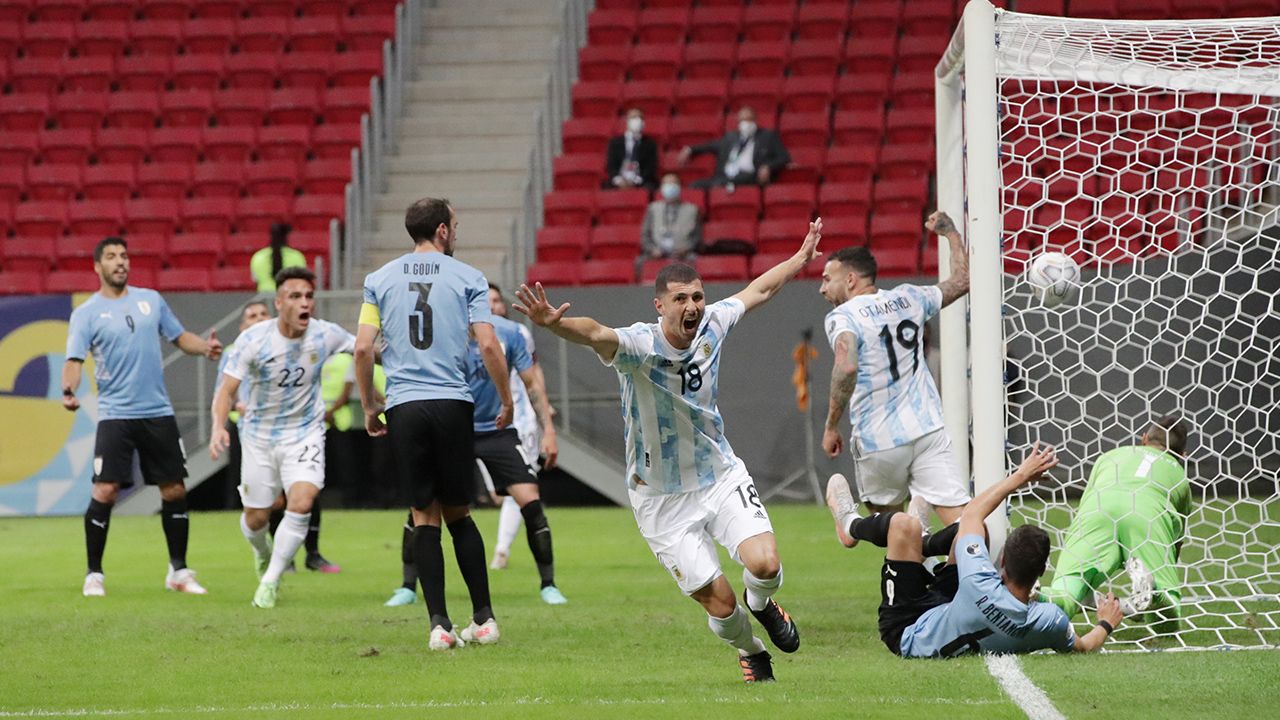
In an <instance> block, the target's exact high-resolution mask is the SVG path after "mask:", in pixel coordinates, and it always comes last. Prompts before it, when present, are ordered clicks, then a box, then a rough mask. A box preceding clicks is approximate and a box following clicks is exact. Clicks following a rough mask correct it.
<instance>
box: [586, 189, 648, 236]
mask: <svg viewBox="0 0 1280 720" xmlns="http://www.w3.org/2000/svg"><path fill="white" fill-rule="evenodd" d="M594 205H595V216H596V218H597V220H599V222H600V224H601V225H620V224H629V223H630V224H634V226H635V227H640V221H641V220H643V219H644V211H645V208H646V207H648V206H649V191H647V190H641V189H626V190H599V191H597V192H596V197H595V203H594Z"/></svg>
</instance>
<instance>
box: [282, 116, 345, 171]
mask: <svg viewBox="0 0 1280 720" xmlns="http://www.w3.org/2000/svg"><path fill="white" fill-rule="evenodd" d="M333 127H339V128H350V127H353V126H352V125H350V124H343V125H337V126H335V125H332V124H326V125H322V126H321V128H333ZM354 127H355V140H354V142H357V143H358V142H359V141H360V139H359V135H360V126H359V125H355V126H354ZM326 132H328V131H326ZM329 141H330V142H332V139H329ZM310 146H311V128H310V127H309V126H306V125H272V126H271V127H264V128H262V129H261V130H260V131H259V132H258V156H259V158H261V159H263V160H290V161H292V162H294V163H295V164H296V163H300V162H302V161H303V160H305V159H306V157H307V151H308V150H309V149H310ZM347 149H348V151H349V150H350V145H348V146H347ZM348 155H349V152H348Z"/></svg>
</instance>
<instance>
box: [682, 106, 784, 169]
mask: <svg viewBox="0 0 1280 720" xmlns="http://www.w3.org/2000/svg"><path fill="white" fill-rule="evenodd" d="M709 152H714V153H715V154H716V169H715V172H714V173H713V174H712V175H711V177H709V178H706V179H703V180H696V181H694V182H692V183H689V186H690V187H714V186H718V185H724V186H727V187H730V188H732V187H733V186H734V185H768V184H769V183H770V182H772V181H773V179H774V177H775V176H777V174H778V171H779V170H781V169H782V168H784V167H786V166H787V163H790V162H791V155H790V154H789V153H788V152H787V149H786V148H785V147H783V145H782V138H780V137H778V133H776V132H774V131H772V130H767V129H765V128H762V127H758V126H757V125H756V111H755V110H752V109H751V108H750V107H745V106H744V107H743V108H742V109H740V110H738V129H737V130H731V131H729V132H727V133H725V134H724V137H722V138H720V139H719V140H712V141H711V142H707V143H703V144H701V145H692V146H690V145H686V146H685V147H684V148H683V149H681V150H680V156H679V162H680V165H681V166H682V167H683V166H684V164H685V163H686V162H688V161H689V158H690V157H691V156H693V155H701V154H702V153H709Z"/></svg>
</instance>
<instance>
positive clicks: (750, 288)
mask: <svg viewBox="0 0 1280 720" xmlns="http://www.w3.org/2000/svg"><path fill="white" fill-rule="evenodd" d="M820 240H822V218H818V219H817V220H814V221H813V222H811V223H809V234H808V235H805V236H804V241H803V242H801V243H800V249H799V250H797V251H796V254H795V255H792V256H791V257H789V258H787V259H786V260H784V261H782V262H780V263H778V264H777V265H774V266H773V267H771V268H769V269H768V270H765V271H764V274H762V275H761V276H760V277H758V278H756V279H755V280H752V281H751V284H750V285H747V286H746V287H745V288H743V289H742V292H740V293H738V294H737V295H734V297H735V298H737V299H738V300H741V301H742V304H743V305H744V306H746V309H747V312H751V311H752V310H753V309H755V308H757V307H759V306H761V305H763V304H765V303H766V302H769V300H770V299H771V298H772V297H773V296H774V295H777V294H778V291H779V290H781V289H782V286H783V285H786V284H787V281H788V280H790V279H791V278H793V277H795V276H796V273H799V272H800V271H801V270H803V269H804V266H805V265H807V264H808V263H809V261H810V260H812V259H814V258H815V257H817V256H818V241H820Z"/></svg>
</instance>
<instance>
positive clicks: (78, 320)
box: [67, 287, 183, 420]
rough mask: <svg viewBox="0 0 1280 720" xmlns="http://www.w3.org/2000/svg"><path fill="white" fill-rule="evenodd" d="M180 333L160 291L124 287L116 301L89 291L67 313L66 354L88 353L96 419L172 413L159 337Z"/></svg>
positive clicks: (77, 357) (81, 356) (169, 338)
mask: <svg viewBox="0 0 1280 720" xmlns="http://www.w3.org/2000/svg"><path fill="white" fill-rule="evenodd" d="M182 333H183V329H182V323H180V322H178V318H176V317H174V314H173V311H171V310H170V309H169V304H168V303H166V302H165V301H164V298H163V297H161V296H160V293H158V292H156V291H155V290H149V289H147V288H137V287H129V288H128V289H127V290H126V292H125V294H124V296H122V297H118V298H115V299H111V298H106V297H103V296H102V294H101V293H94V294H93V296H92V297H90V298H89V299H88V300H86V301H85V302H84V304H82V305H81V306H80V307H78V308H76V309H75V310H73V311H72V312H71V322H70V327H69V329H68V332H67V358H68V359H75V360H84V359H85V357H86V356H87V355H88V354H89V353H92V354H93V362H94V370H93V372H94V378H95V379H96V380H97V382H98V419H99V420H135V419H139V418H153V417H164V416H166V415H172V414H173V405H171V404H170V403H169V391H168V390H167V389H165V386H164V360H163V358H162V357H161V353H160V339H161V338H163V339H164V340H166V341H168V342H173V341H174V340H177V339H178V336H179V335H181V334H182Z"/></svg>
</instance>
